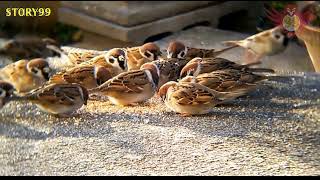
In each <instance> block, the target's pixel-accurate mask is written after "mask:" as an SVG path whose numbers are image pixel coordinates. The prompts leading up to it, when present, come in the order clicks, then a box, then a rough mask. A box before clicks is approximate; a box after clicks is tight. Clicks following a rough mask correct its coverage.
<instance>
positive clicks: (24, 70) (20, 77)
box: [0, 58, 51, 93]
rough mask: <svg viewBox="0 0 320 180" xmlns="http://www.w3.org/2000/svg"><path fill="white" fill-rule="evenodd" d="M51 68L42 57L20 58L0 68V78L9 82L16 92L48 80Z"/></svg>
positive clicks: (30, 88)
mask: <svg viewBox="0 0 320 180" xmlns="http://www.w3.org/2000/svg"><path fill="white" fill-rule="evenodd" d="M50 73H51V69H50V67H49V64H48V63H47V62H46V61H45V60H44V59H42V58H37V59H32V60H30V61H29V60H20V61H17V62H15V63H12V64H9V65H7V66H5V67H4V68H2V69H0V79H1V80H3V81H6V82H9V83H11V84H12V85H13V86H14V87H15V89H16V90H17V92H18V93H25V92H28V91H31V90H33V89H36V88H38V87H40V86H42V85H43V84H44V83H45V82H47V81H48V80H49V76H50Z"/></svg>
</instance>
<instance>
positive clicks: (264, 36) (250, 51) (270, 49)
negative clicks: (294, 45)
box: [223, 27, 289, 63]
mask: <svg viewBox="0 0 320 180" xmlns="http://www.w3.org/2000/svg"><path fill="white" fill-rule="evenodd" d="M223 43H224V44H225V45H230V46H231V47H234V46H240V47H243V48H245V49H246V54H245V61H246V62H247V63H252V62H257V61H259V60H260V59H261V58H262V57H264V56H272V55H275V54H278V53H281V52H283V51H284V50H285V49H286V47H287V46H288V43H289V38H288V37H287V35H286V34H285V32H284V30H283V28H281V27H275V28H272V29H269V30H266V31H263V32H260V33H258V34H255V35H252V36H250V37H248V38H246V39H244V40H238V41H224V42H223Z"/></svg>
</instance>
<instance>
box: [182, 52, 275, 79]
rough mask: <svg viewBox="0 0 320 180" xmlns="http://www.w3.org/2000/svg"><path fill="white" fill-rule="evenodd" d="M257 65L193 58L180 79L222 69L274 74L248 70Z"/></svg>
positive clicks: (262, 70)
mask: <svg viewBox="0 0 320 180" xmlns="http://www.w3.org/2000/svg"><path fill="white" fill-rule="evenodd" d="M256 64H259V63H258V62H254V63H250V64H246V65H240V64H237V63H235V62H233V61H229V60H227V59H224V58H218V57H217V58H193V59H192V60H191V61H189V62H188V64H186V65H185V66H184V67H183V69H182V70H181V73H180V77H181V78H182V77H185V76H187V75H194V76H197V75H199V74H203V73H209V72H212V71H216V70H222V69H237V70H247V71H251V72H270V73H274V70H272V69H267V68H250V66H252V65H256Z"/></svg>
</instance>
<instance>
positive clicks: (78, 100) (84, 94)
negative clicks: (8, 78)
mask: <svg viewBox="0 0 320 180" xmlns="http://www.w3.org/2000/svg"><path fill="white" fill-rule="evenodd" d="M88 98H89V96H88V91H87V89H86V88H84V87H82V86H80V85H79V84H49V85H45V86H42V87H40V88H38V89H35V90H33V91H31V92H29V93H27V94H25V95H23V96H17V97H15V98H14V100H16V101H28V102H32V103H34V104H35V105H36V106H37V107H38V108H40V109H41V110H42V111H44V112H47V113H49V114H54V115H63V114H67V113H71V112H74V111H76V110H77V109H79V108H81V107H82V106H83V105H86V104H87V101H88Z"/></svg>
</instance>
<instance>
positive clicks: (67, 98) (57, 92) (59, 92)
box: [37, 84, 81, 105]
mask: <svg viewBox="0 0 320 180" xmlns="http://www.w3.org/2000/svg"><path fill="white" fill-rule="evenodd" d="M78 96H81V94H80V92H79V87H77V86H74V85H71V84H59V85H51V86H47V87H45V88H44V89H41V90H40V91H38V93H37V97H38V98H37V100H38V101H47V102H52V103H59V104H64V105H73V104H74V103H75V102H74V101H75V97H78Z"/></svg>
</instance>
